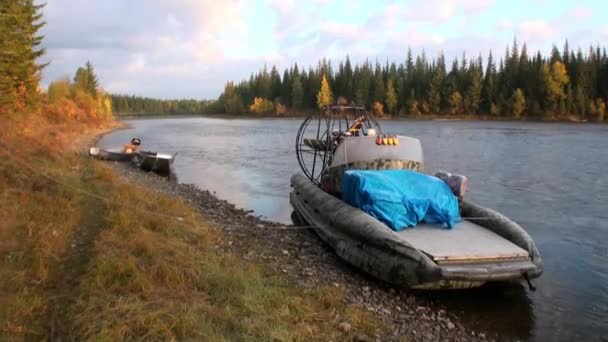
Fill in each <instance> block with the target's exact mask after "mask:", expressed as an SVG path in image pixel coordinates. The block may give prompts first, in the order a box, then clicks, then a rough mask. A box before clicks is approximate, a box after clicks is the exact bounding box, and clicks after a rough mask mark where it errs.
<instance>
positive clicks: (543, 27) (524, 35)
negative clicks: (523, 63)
mask: <svg viewBox="0 0 608 342" xmlns="http://www.w3.org/2000/svg"><path fill="white" fill-rule="evenodd" d="M517 29H518V31H519V34H518V36H519V37H521V39H523V40H524V41H530V42H532V41H538V40H545V39H549V38H550V37H551V36H552V35H553V28H552V27H551V26H550V25H549V24H548V23H547V22H545V21H543V20H531V21H524V22H522V23H519V24H518V25H517Z"/></svg>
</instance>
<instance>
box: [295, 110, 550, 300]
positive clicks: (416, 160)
mask: <svg viewBox="0 0 608 342" xmlns="http://www.w3.org/2000/svg"><path fill="white" fill-rule="evenodd" d="M295 149H296V155H297V159H298V162H299V164H300V167H301V169H302V173H303V174H301V173H298V174H294V175H293V176H292V177H291V186H292V191H291V193H290V202H291V205H292V207H293V209H294V211H293V213H292V219H293V221H294V223H296V224H298V225H309V226H311V227H313V229H314V231H315V232H316V233H317V234H318V235H319V237H320V238H321V239H322V240H323V241H325V242H326V243H327V244H328V245H329V246H331V247H332V248H333V249H334V251H335V252H336V254H337V255H338V256H339V257H340V258H342V259H343V260H345V261H346V262H348V263H350V264H352V265H353V266H355V267H357V268H359V269H361V270H362V271H364V272H366V273H368V274H370V275H372V276H374V277H376V278H378V279H381V280H383V281H386V282H388V283H391V284H394V285H397V286H401V287H406V288H413V289H458V288H472V287H477V286H481V285H483V284H484V283H486V282H496V281H522V280H526V281H527V283H528V284H529V285H530V287H531V288H533V286H532V283H531V282H530V280H531V279H533V278H536V277H539V276H540V275H541V274H542V271H543V267H542V259H541V257H540V254H539V251H538V249H537V248H536V245H535V243H534V241H533V240H532V238H531V237H530V235H529V234H528V233H527V232H526V231H525V230H524V229H523V228H522V227H521V226H520V225H518V224H517V223H515V222H514V221H512V220H510V219H509V218H507V217H505V216H504V215H502V214H500V213H498V212H496V211H494V210H492V209H488V208H484V207H482V206H479V205H477V204H474V203H471V202H469V201H467V200H462V201H460V202H459V204H458V210H459V211H460V215H461V217H462V220H460V221H459V222H457V223H456V224H455V226H454V227H453V229H445V228H444V227H442V226H440V225H436V224H429V223H424V222H421V223H419V224H417V225H416V226H415V227H413V228H408V229H403V230H400V231H395V230H391V229H389V227H387V225H386V224H385V223H383V222H381V221H380V220H378V219H377V218H376V217H373V216H372V215H370V214H368V213H367V212H365V211H363V210H361V209H359V208H356V207H354V206H351V205H349V204H347V203H346V202H345V201H343V200H342V197H341V192H342V181H343V178H344V175H345V173H346V172H347V171H349V170H410V171H415V172H420V173H422V172H423V171H424V162H423V161H424V160H423V153H422V146H421V143H420V141H419V140H418V139H416V138H412V137H406V136H396V135H387V134H386V133H385V132H383V130H382V127H381V126H380V124H379V123H378V121H377V120H376V119H375V118H374V116H373V115H372V114H371V113H369V112H367V111H366V110H365V108H364V107H359V106H327V107H325V108H323V109H322V110H321V111H319V112H318V113H315V114H312V115H310V116H308V117H307V118H306V119H305V120H304V121H303V122H302V124H301V126H300V128H299V130H298V132H297V136H296V145H295Z"/></svg>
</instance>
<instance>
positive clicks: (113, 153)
mask: <svg viewBox="0 0 608 342" xmlns="http://www.w3.org/2000/svg"><path fill="white" fill-rule="evenodd" d="M89 155H90V156H92V157H94V158H97V159H102V160H113V161H124V162H126V161H132V160H133V158H134V157H135V154H134V153H126V152H123V151H122V149H120V148H110V149H103V148H99V147H91V148H89Z"/></svg>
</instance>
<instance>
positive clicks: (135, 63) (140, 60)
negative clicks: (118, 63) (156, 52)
mask: <svg viewBox="0 0 608 342" xmlns="http://www.w3.org/2000/svg"><path fill="white" fill-rule="evenodd" d="M145 66H146V60H145V59H144V56H143V55H141V54H137V55H134V56H133V57H132V60H131V62H129V63H128V64H127V65H125V68H124V70H125V71H126V72H128V73H135V72H141V71H143V70H144V68H145Z"/></svg>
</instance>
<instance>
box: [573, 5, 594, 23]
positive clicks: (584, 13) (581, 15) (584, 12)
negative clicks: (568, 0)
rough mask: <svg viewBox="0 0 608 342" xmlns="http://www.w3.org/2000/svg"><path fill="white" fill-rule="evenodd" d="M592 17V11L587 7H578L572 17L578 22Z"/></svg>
mask: <svg viewBox="0 0 608 342" xmlns="http://www.w3.org/2000/svg"><path fill="white" fill-rule="evenodd" d="M590 15H591V10H589V8H587V7H577V8H575V9H574V10H573V11H572V12H571V13H570V16H571V17H572V18H573V19H576V20H582V19H586V18H588V17H589V16H590Z"/></svg>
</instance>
